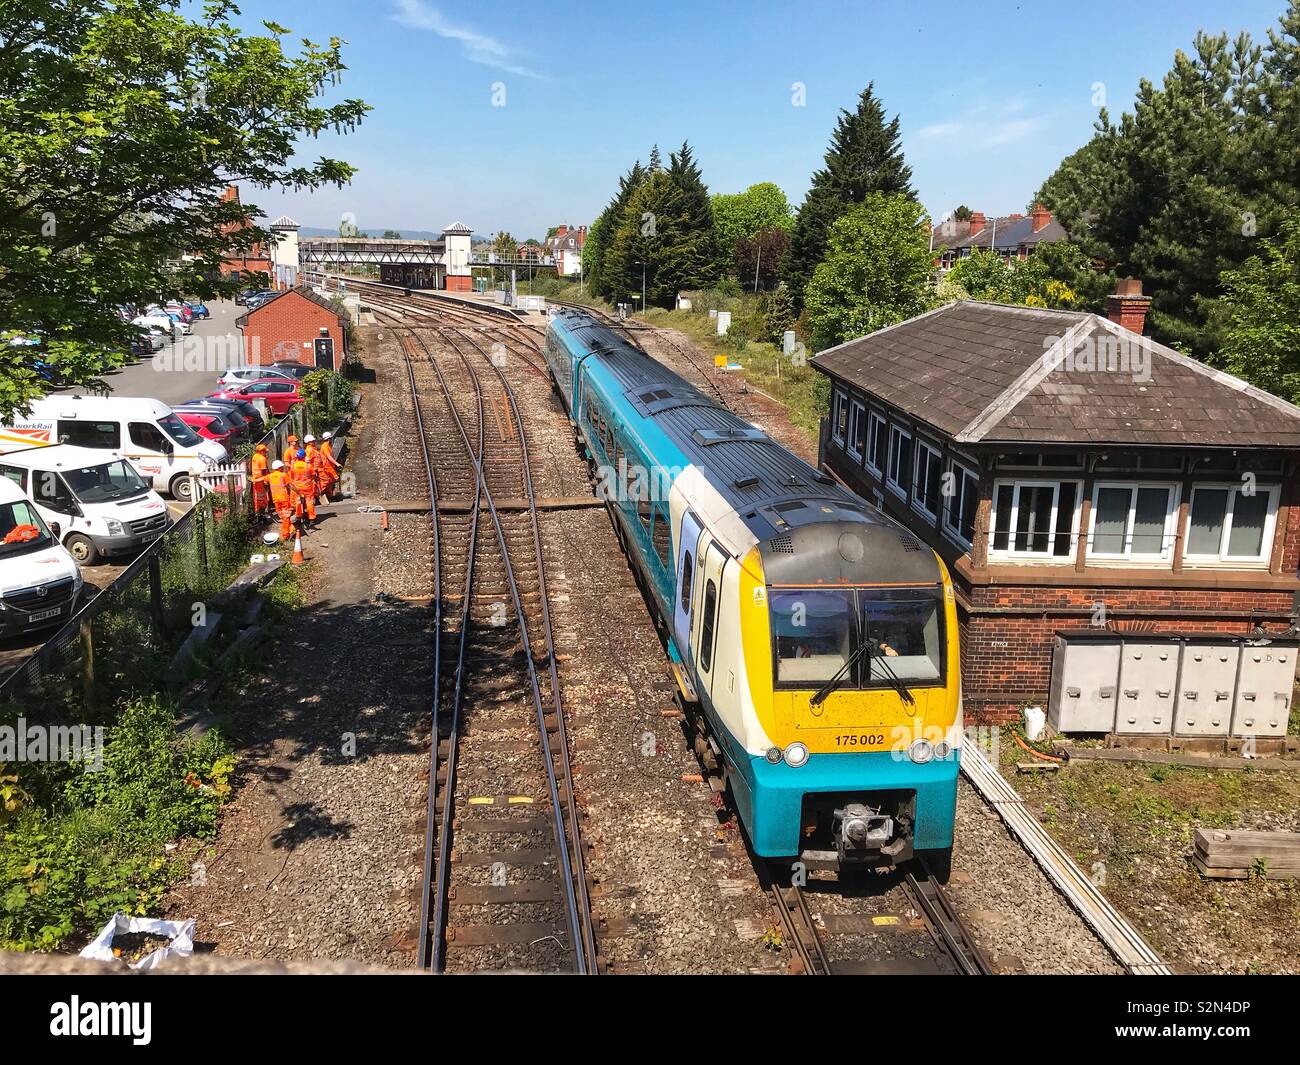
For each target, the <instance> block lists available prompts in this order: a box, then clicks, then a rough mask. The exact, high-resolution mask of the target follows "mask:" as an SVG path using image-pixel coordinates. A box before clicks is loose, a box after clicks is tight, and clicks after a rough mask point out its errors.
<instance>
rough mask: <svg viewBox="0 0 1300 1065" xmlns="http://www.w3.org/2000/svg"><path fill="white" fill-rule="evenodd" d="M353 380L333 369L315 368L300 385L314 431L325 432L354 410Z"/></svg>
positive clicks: (299, 389) (300, 392) (308, 417)
mask: <svg viewBox="0 0 1300 1065" xmlns="http://www.w3.org/2000/svg"><path fill="white" fill-rule="evenodd" d="M352 391H353V388H352V382H351V381H349V380H348V379H347V378H346V377H344V376H343V375H342V374H337V373H335V372H334V371H333V370H313V371H312V372H311V373H309V374H308V375H307V376H306V377H304V378H303V379H302V382H301V384H299V385H298V393H299V395H301V396H302V402H303V406H304V407H305V408H306V410H307V421H308V423H309V424H310V425H311V429H312V431H313V432H317V433H319V432H323V431H324V430H325V428H326V427H327V426H330V425H333V424H334V423H335V422H337V421H338V420H339V419H340V418H341V417H343V415H345V414H347V413H349V412H350V411H351V410H352Z"/></svg>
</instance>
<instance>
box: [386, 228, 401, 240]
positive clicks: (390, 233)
mask: <svg viewBox="0 0 1300 1065" xmlns="http://www.w3.org/2000/svg"><path fill="white" fill-rule="evenodd" d="M401 239H402V234H401V233H399V232H398V231H397V230H395V229H385V230H384V240H401Z"/></svg>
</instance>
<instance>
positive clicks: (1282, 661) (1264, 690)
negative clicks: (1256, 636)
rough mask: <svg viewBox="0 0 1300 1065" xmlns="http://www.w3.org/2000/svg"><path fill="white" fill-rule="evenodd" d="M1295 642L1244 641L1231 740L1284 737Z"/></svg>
mask: <svg viewBox="0 0 1300 1065" xmlns="http://www.w3.org/2000/svg"><path fill="white" fill-rule="evenodd" d="M1298 646H1300V641H1296V640H1289V639H1288V640H1247V641H1246V642H1245V644H1244V645H1243V646H1242V648H1241V669H1240V670H1239V672H1238V677H1237V699H1236V705H1235V706H1234V708H1233V715H1232V734H1233V735H1234V736H1242V737H1249V736H1285V735H1286V726H1287V719H1288V718H1289V717H1290V714H1291V693H1292V691H1293V689H1294V687H1295V669H1296V651H1297V647H1298Z"/></svg>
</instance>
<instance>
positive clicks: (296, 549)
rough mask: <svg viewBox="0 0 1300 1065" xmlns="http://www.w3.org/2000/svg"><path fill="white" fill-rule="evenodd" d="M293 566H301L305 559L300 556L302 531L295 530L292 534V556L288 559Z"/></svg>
mask: <svg viewBox="0 0 1300 1065" xmlns="http://www.w3.org/2000/svg"><path fill="white" fill-rule="evenodd" d="M289 561H290V562H292V563H293V564H294V565H295V566H301V565H302V564H303V563H304V562H306V561H307V560H306V559H305V558H303V557H302V533H300V532H298V531H297V530H295V531H294V534H293V558H291V559H290V560H289Z"/></svg>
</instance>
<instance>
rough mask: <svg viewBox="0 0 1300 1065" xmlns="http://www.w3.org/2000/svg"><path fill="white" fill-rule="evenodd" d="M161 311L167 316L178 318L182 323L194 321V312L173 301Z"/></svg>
mask: <svg viewBox="0 0 1300 1065" xmlns="http://www.w3.org/2000/svg"><path fill="white" fill-rule="evenodd" d="M163 310H165V311H166V312H167V313H168V314H172V315H176V316H178V317H179V318H180V320H181V321H182V322H186V323H193V321H194V312H193V311H192V310H190V309H189V307H188V306H186V305H185V304H184V303H180V302H177V301H175V300H173V301H172V302H171V303H169V304H167V306H166V307H164V308H163Z"/></svg>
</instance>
